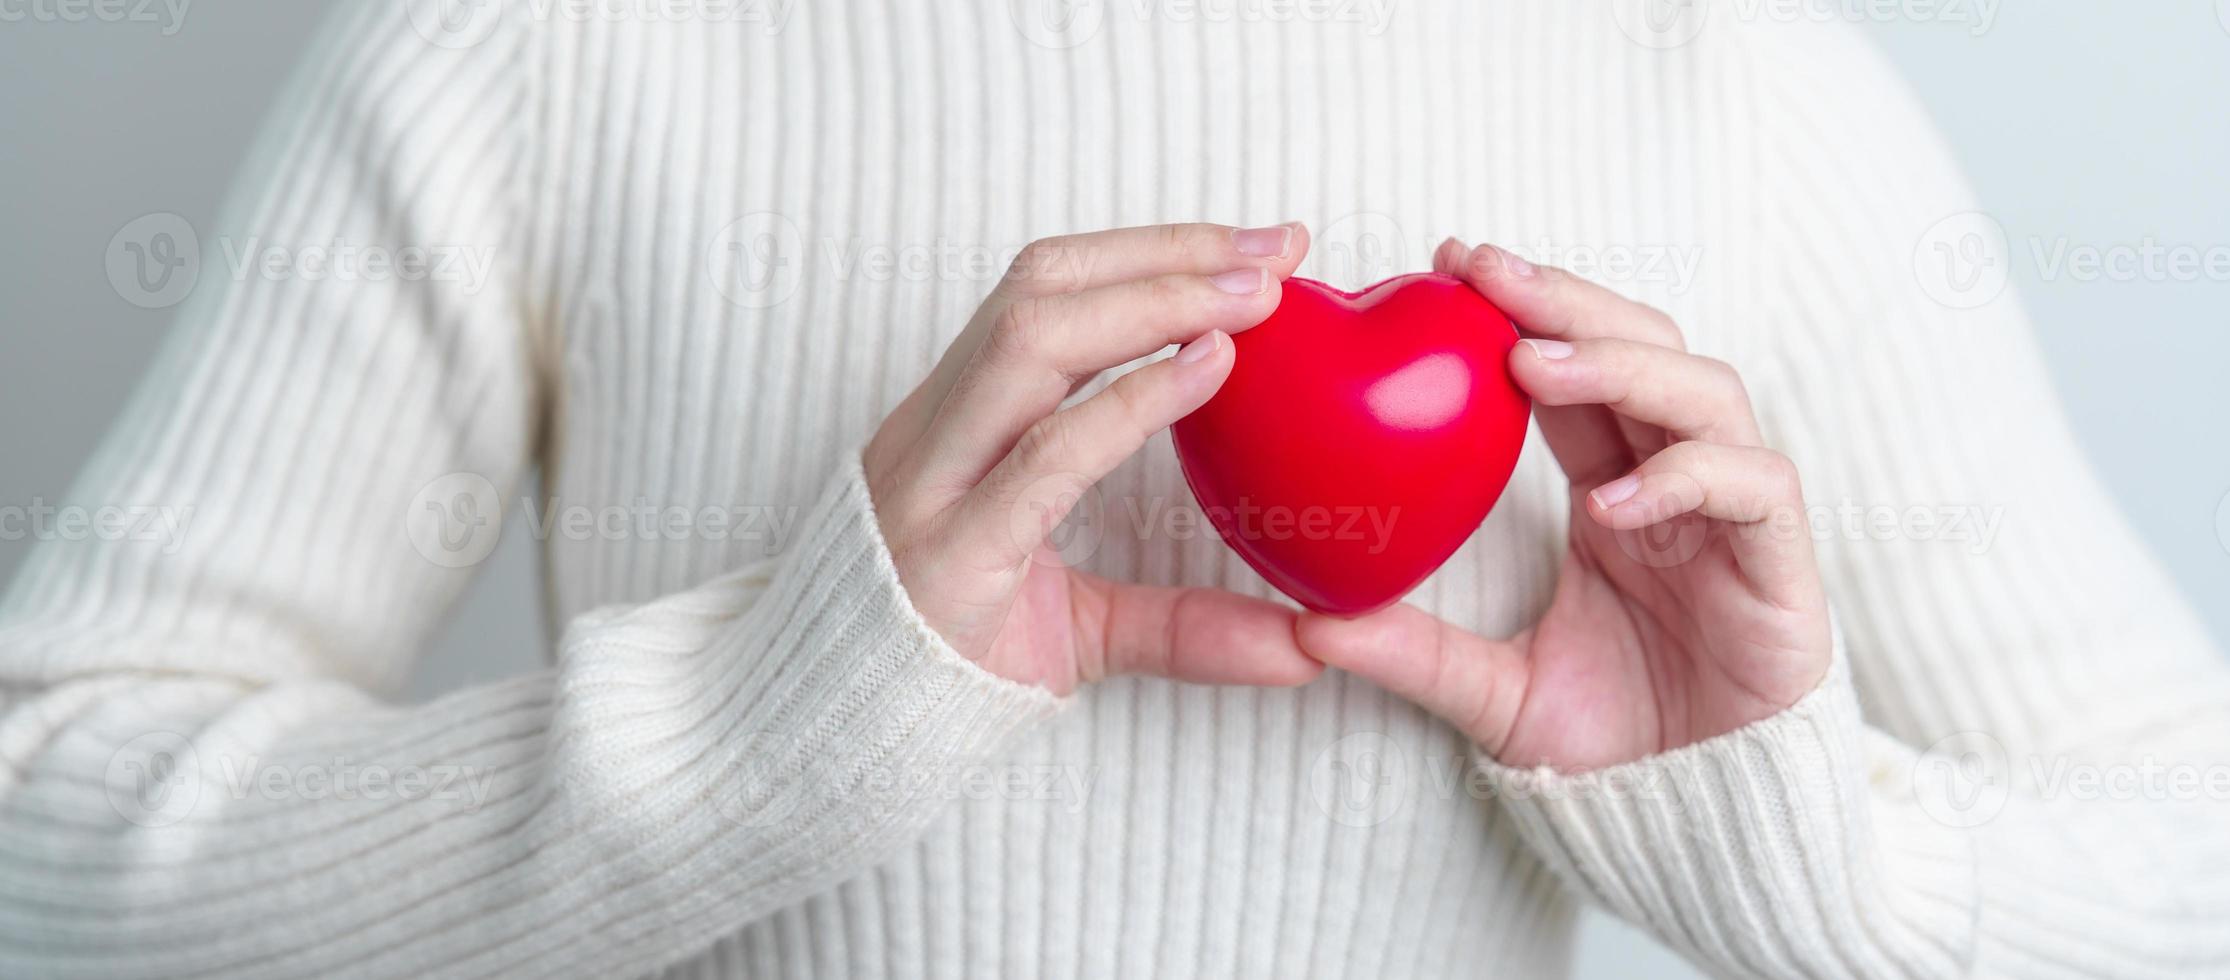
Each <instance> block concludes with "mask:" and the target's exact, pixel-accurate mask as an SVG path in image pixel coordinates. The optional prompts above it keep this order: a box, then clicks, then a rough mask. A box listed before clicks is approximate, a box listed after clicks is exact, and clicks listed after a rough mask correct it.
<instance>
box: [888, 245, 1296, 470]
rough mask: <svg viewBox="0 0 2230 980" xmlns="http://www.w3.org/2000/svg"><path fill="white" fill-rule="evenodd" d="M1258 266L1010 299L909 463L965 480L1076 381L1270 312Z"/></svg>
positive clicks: (1270, 295) (1274, 303) (1274, 297)
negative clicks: (1174, 344)
mask: <svg viewBox="0 0 2230 980" xmlns="http://www.w3.org/2000/svg"><path fill="white" fill-rule="evenodd" d="M1275 287H1276V280H1274V279H1272V278H1271V277H1270V276H1269V274H1268V273H1266V272H1264V271H1263V270H1261V269H1258V268H1247V269H1236V270H1228V271H1225V272H1221V273H1218V274H1216V275H1214V276H1198V275H1170V276H1155V277H1153V278H1151V279H1133V280H1131V281H1129V282H1122V283H1116V284H1114V285H1111V286H1100V287H1097V288H1094V289H1087V290H1085V291H1083V292H1080V293H1063V294H1060V295H1057V296H1038V297H1033V298H1030V299H1026V300H1023V301H1021V302H1018V303H1015V304H1014V305H1012V306H1010V307H1008V308H1007V312H1006V313H1005V314H1003V315H1002V316H1001V317H1000V318H999V322H998V323H997V324H996V325H995V326H994V327H993V328H992V331H991V335H990V337H989V338H988V339H987V340H986V341H985V342H984V345H983V347H982V348H981V349H980V350H978V351H977V352H976V356H975V358H974V359H973V360H972V361H971V362H970V363H969V365H968V369H967V371H965V372H964V373H962V375H961V377H960V380H959V381H957V382H956V383H954V385H953V388H952V391H951V392H950V393H949V394H948V395H947V396H946V397H945V403H944V404H943V405H942V406H940V407H939V408H938V410H937V414H936V416H935V417H934V418H933V419H932V420H931V422H930V424H929V429H928V431H927V432H925V433H923V435H922V438H921V443H920V447H919V451H918V452H917V453H916V454H915V455H914V457H913V458H912V459H911V460H909V469H911V470H913V471H914V472H915V473H916V474H917V475H920V476H927V477H931V478H934V479H937V480H939V481H941V482H949V483H952V484H955V485H961V486H965V485H969V484H972V483H974V482H975V481H976V480H977V479H980V478H981V477H982V476H983V474H984V473H985V472H986V471H988V470H990V469H991V467H992V466H993V465H994V464H995V463H997V462H998V461H999V459H1000V457H1002V456H1004V455H1006V452H1007V450H1008V449H1009V448H1011V447H1012V446H1013V445H1014V443H1015V440H1016V439H1019V438H1020V437H1021V435H1022V433H1023V431H1024V430H1026V429H1028V428H1029V427H1030V426H1031V425H1033V424H1035V423H1037V422H1038V421H1039V420H1040V419H1043V418H1045V417H1046V415H1047V414H1049V413H1051V412H1052V411H1053V410H1054V409H1055V408H1058V407H1059V406H1060V404H1061V401H1062V399H1064V398H1067V397H1068V396H1069V393H1070V392H1071V390H1072V389H1074V387H1075V386H1076V384H1077V383H1078V382H1079V381H1081V380H1084V379H1088V378H1091V377H1093V376H1094V375H1097V374H1099V373H1100V372H1101V371H1104V370H1106V369H1108V368H1111V367H1116V366H1118V365H1121V364H1123V363H1125V362H1128V361H1132V360H1136V359H1137V358H1140V357H1144V356H1146V355H1148V354H1151V353H1153V352H1155V351H1157V350H1160V349H1162V348H1163V347H1167V346H1169V345H1170V344H1172V343H1185V342H1188V341H1191V340H1193V339H1195V338H1197V337H1200V336H1202V335H1204V334H1206V333H1208V332H1209V331H1223V332H1225V333H1236V332H1238V331H1241V330H1245V329H1247V328H1249V327H1252V326H1254V325H1255V324H1258V323H1261V322H1262V321H1263V319H1264V318H1266V317H1268V316H1269V315H1270V313H1271V312H1272V311H1274V310H1276V309H1277V307H1278V299H1279V291H1278V290H1277V289H1276V288H1275Z"/></svg>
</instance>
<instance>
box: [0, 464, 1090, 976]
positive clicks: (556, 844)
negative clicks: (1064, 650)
mask: <svg viewBox="0 0 2230 980" xmlns="http://www.w3.org/2000/svg"><path fill="white" fill-rule="evenodd" d="M810 523H811V527H810V528H809V529H808V530H807V532H806V535H805V537H804V538H803V539H802V540H801V541H800V542H799V550H798V551H796V552H794V553H793V558H792V559H786V564H785V566H783V567H781V568H779V569H778V570H777V569H774V568H762V569H758V570H754V571H752V572H747V573H741V574H738V575H733V576H729V577H726V578H723V579H720V580H717V581H715V582H712V583H710V584H708V585H706V586H704V587H701V588H698V589H695V590H692V591H690V592H686V593H681V594H677V595H674V596H669V597H666V598H664V599H661V600H658V601H656V602H653V603H650V604H647V605H643V606H638V607H633V608H629V609H625V610H620V611H615V612H611V613H607V614H599V615H595V616H592V617H589V618H588V619H586V620H584V621H583V622H581V623H578V624H576V625H575V627H574V628H573V629H572V630H570V631H569V632H568V634H567V636H566V638H565V640H564V642H563V645H562V651H561V654H562V656H561V660H560V663H559V664H558V665H557V666H556V667H554V668H551V669H549V670H545V671H542V672H539V673H536V674H534V675H531V676H528V677H523V678H519V679H516V680H512V681H506V682H502V683H498V684H493V685H488V686H484V687H479V688H474V689H471V690H468V691H465V692H461V693H459V694H457V695H454V696H451V697H448V698H444V699H442V700H439V701H436V702H434V703H432V704H428V705H424V706H421V707H414V708H408V709H398V708H393V707H388V706H384V705H381V704H379V703H378V702H376V701H375V700H373V699H372V698H371V697H370V696H368V695H365V694H363V693H361V692H360V691H359V690H358V689H355V688H353V687H349V686H347V685H344V684H341V683H338V682H290V683H284V684H276V685H271V686H267V687H260V688H258V687H252V686H249V685H245V684H242V683H240V682H237V681H232V680H223V679H201V678H188V677H178V676H176V675H158V674H136V675H135V674H132V673H128V672H116V671H105V672H102V673H99V674H96V675H92V676H88V677H86V678H83V679H79V680H73V681H69V682H66V683H59V684H55V685H52V686H49V687H45V688H42V689H37V690H31V691H26V692H23V693H21V694H19V695H16V696H14V697H12V698H11V700H10V701H9V702H8V704H7V708H8V710H7V713H6V715H5V716H4V718H0V732H5V737H4V738H0V752H4V753H5V759H6V762H7V765H6V766H4V767H0V774H4V775H5V777H6V781H5V783H4V784H0V867H5V868H7V873H5V874H0V974H5V975H9V976H50V975H87V976H93V975H98V976H137V975H148V976H152V975H162V976H187V975H199V974H223V975H227V976H239V975H282V974H283V975H305V974H321V973H327V972H331V971H336V970H348V971H351V972H353V973H357V974H362V975H375V976H376V975H396V976H402V975H409V976H446V975H458V976H463V975H481V974H485V973H489V972H497V973H507V974H518V975H535V976H551V975H579V976H599V975H607V974H609V973H610V972H612V971H613V970H616V969H639V968H644V967H646V966H650V965H654V964H656V963H659V962H663V961H665V960H668V959H672V958H674V957H677V956H683V955H687V954H688V953H689V952H690V951H692V950H694V949H697V948H700V947H702V946H703V945H704V944H705V943H707V942H710V941H711V940H712V939H713V938H715V937H717V936H719V935H722V934H725V933H727V932H732V931H733V930H735V929H736V928H739V927H740V926H741V925H743V924H744V923H747V922H749V921H751V920H753V919H756V918H758V917H760V916H762V915H764V914H765V913H766V912H768V911H770V910H772V909H775V908H779V907H781V906H783V905H786V904H789V903H791V902H794V901H796V900H798V899H799V898H802V897H804V896H806V895H809V894H811V893H813V892H815V891H817V890H819V889H821V888H824V887H827V886H828V885H830V884H833V883H835V882H837V881H840V880H843V879H845V878H847V877H850V876H852V875H854V874H856V873H858V872H860V871H861V870H864V869H865V868H866V867H868V866H870V864H871V863H872V862H873V861H874V860H876V859H877V858H879V857H880V856H881V855H883V854H885V853H887V852H888V851H889V850H891V849H892V848H894V847H896V846H898V845H899V844H901V843H903V842H905V841H906V840H909V839H910V838H911V837H912V836H913V835H914V834H915V833H917V832H918V831H919V829H920V827H921V826H922V825H923V824H924V823H925V822H926V821H927V820H929V819H930V818H931V817H932V816H933V815H934V814H935V813H936V812H937V811H936V808H935V807H933V806H927V805H924V803H925V801H923V800H921V799H918V798H917V795H918V794H916V793H915V792H914V791H913V790H912V789H911V787H914V786H916V785H918V784H917V783H916V782H915V781H912V780H909V779H907V778H905V774H907V773H918V772H935V771H938V770H939V768H940V767H943V766H946V765H949V764H952V763H953V762H955V761H958V760H964V759H967V758H970V757H975V756H978V755H980V754H981V753H983V752H985V751H988V750H989V749H990V748H991V747H992V746H993V745H995V744H996V743H998V742H999V741H1000V740H1002V739H1003V737H1004V736H1005V735H1006V734H1007V733H1008V732H1010V731H1012V730H1013V729H1015V728H1016V727H1017V726H1019V725H1022V724H1024V723H1026V722H1027V721H1028V720H1030V719H1032V718H1035V717H1039V716H1041V715H1043V714H1045V713H1047V712H1049V711H1050V710H1052V709H1053V707H1054V706H1055V704H1056V702H1055V701H1054V700H1053V699H1052V698H1051V697H1050V696H1049V695H1047V694H1045V693H1044V692H1043V691H1041V690H1037V689H1034V688H1024V687H1021V686H1018V685H1014V684H1011V683H1008V682H1005V681H1002V680H999V679H997V678H994V677H992V676H991V675H989V674H986V673H985V672H983V671H981V670H980V669H978V668H976V667H975V666H974V665H973V664H970V663H968V662H966V661H965V660H962V659H960V658H959V657H958V656H957V655H955V654H954V653H953V652H952V650H951V649H950V648H949V647H948V646H946V645H944V643H943V642H942V641H941V640H939V639H938V638H937V637H936V636H935V634H934V633H932V632H930V631H929V630H928V629H927V628H926V627H925V626H923V625H922V624H921V622H920V620H919V618H918V617H917V616H916V615H915V614H914V613H913V611H912V609H911V607H910V606H908V605H907V604H906V600H905V596H904V593H903V592H902V591H900V589H899V588H898V585H897V582H896V578H895V576H894V575H893V574H892V571H891V567H890V565H889V560H888V557H887V555H886V554H885V553H884V552H883V550H882V546H881V544H880V540H879V538H878V537H877V536H876V533H875V529H874V521H873V516H872V514H871V512H869V511H868V509H867V507H866V504H865V491H864V488H862V487H861V485H860V483H859V481H858V478H857V476H856V473H855V474H849V475H847V476H846V477H845V478H843V479H840V480H839V481H838V486H837V488H836V490H835V491H834V493H833V494H832V496H831V499H830V501H829V502H828V503H827V504H825V505H824V507H823V508H822V509H821V511H819V512H818V513H817V514H816V516H815V518H814V519H813V521H812V522H810ZM770 573H771V574H770ZM166 753H167V755H168V759H169V760H171V761H170V762H168V763H166V762H165V761H164V755H165V754H166ZM172 766H175V775H170V776H168V778H166V774H168V773H170V772H172V771H173V770H172V769H171V768H170V767H172ZM104 773H105V774H106V777H107V778H106V779H104V778H103V776H104ZM552 937H556V938H555V939H553V938H552Z"/></svg>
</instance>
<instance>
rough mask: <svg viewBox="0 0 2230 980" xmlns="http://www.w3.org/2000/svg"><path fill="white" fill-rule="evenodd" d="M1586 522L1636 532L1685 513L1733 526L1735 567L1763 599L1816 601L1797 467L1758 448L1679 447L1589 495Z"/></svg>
mask: <svg viewBox="0 0 2230 980" xmlns="http://www.w3.org/2000/svg"><path fill="white" fill-rule="evenodd" d="M1587 512H1588V516H1589V517H1591V518H1593V519H1594V520H1595V522H1596V523H1597V524H1600V525H1602V526H1603V527H1606V528H1609V529H1611V530H1613V531H1633V530H1638V529H1641V528H1645V527H1649V526H1651V525H1654V524H1660V523H1663V522H1665V521H1668V520H1672V519H1674V518H1677V517H1680V516H1682V515H1685V514H1700V515H1702V516H1704V517H1707V518H1710V519H1711V520H1714V521H1719V522H1723V523H1725V524H1727V525H1730V527H1729V528H1728V532H1729V533H1728V540H1729V542H1730V545H1731V547H1732V549H1733V552H1734V557H1735V561H1736V563H1737V564H1739V565H1740V566H1741V568H1742V572H1743V574H1744V576H1745V577H1747V578H1748V579H1749V580H1750V583H1751V586H1752V587H1753V588H1755V589H1756V590H1757V591H1758V592H1759V593H1760V594H1761V595H1763V596H1764V597H1765V598H1767V599H1769V600H1772V601H1774V602H1776V603H1779V604H1782V605H1784V606H1794V605H1796V604H1799V603H1801V602H1806V601H1809V600H1811V599H1812V598H1814V597H1815V596H1814V593H1815V592H1816V590H1817V585H1816V580H1817V576H1816V575H1815V574H1814V573H1813V569H1815V568H1816V567H1817V566H1815V565H1814V563H1813V557H1812V536H1811V534H1810V533H1808V525H1807V524H1806V522H1805V520H1804V490H1803V486H1802V483H1801V481H1800V480H1799V479H1798V476H1797V472H1796V464H1795V463H1792V462H1790V461H1789V458H1788V457H1787V456H1783V455H1781V454H1780V453H1777V452H1774V451H1773V450H1771V449H1766V448H1764V447H1762V446H1725V445H1717V444H1713V443H1708V442H1682V443H1677V444H1674V445H1672V446H1669V447H1667V448H1666V449H1665V451H1664V452H1661V453H1658V454H1657V455H1655V456H1652V457H1650V458H1649V459H1647V460H1644V461H1642V464H1641V465H1640V466H1638V467H1636V468H1635V469H1634V471H1633V472H1632V473H1629V474H1627V475H1625V476H1622V477H1619V478H1618V479H1616V480H1613V481H1611V482H1609V483H1606V484H1604V485H1602V486H1600V487H1597V488H1595V490H1593V491H1592V492H1590V493H1589V494H1588V495H1587Z"/></svg>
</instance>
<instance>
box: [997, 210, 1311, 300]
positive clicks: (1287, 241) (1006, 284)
mask: <svg viewBox="0 0 2230 980" xmlns="http://www.w3.org/2000/svg"><path fill="white" fill-rule="evenodd" d="M1307 251H1308V229H1307V228H1304V227H1303V226H1302V225H1301V224H1300V223H1299V222H1288V223H1286V224H1282V225H1270V226H1268V227H1264V228H1235V227H1232V226H1230V225H1217V224H1207V223H1193V224H1168V225H1142V226H1139V227H1136V228H1115V229H1111V230H1108V231H1095V232H1088V233H1085V234H1079V235H1061V236H1058V237H1054V238H1046V239H1040V240H1038V241H1035V242H1032V243H1030V245H1029V246H1028V247H1027V248H1024V249H1023V250H1022V251H1021V253H1020V254H1018V255H1016V256H1015V259H1014V262H1013V264H1012V265H1010V266H1009V267H1008V269H1007V274H1006V276H1005V278H1003V279H1002V280H1001V281H1000V284H999V288H998V290H997V292H996V293H995V294H994V295H1003V296H1005V297H1006V298H1009V299H1020V298H1022V297H1026V296H1045V295H1052V294H1058V293H1073V292H1078V291H1080V290H1085V289H1092V288H1096V287H1099V286H1107V285H1112V284H1114V283H1118V282H1129V281H1130V280H1132V279H1143V278H1146V277H1148V276H1160V275H1170V274H1175V273H1190V274H1192V275H1201V276H1205V275H1214V274H1215V273H1218V272H1222V271H1224V270H1226V269H1235V268H1239V267H1241V266H1254V267H1259V268H1266V269H1270V270H1271V271H1272V274H1274V275H1277V276H1278V277H1279V278H1284V277H1285V276H1286V275H1290V274H1291V273H1292V269H1293V267H1294V266H1296V265H1299V264H1300V261H1301V256H1302V255H1303V254H1305V253H1306V252H1307ZM1280 270H1283V271H1280Z"/></svg>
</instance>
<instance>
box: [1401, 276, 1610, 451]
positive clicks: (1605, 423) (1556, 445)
mask: <svg viewBox="0 0 2230 980" xmlns="http://www.w3.org/2000/svg"><path fill="white" fill-rule="evenodd" d="M1471 254H1472V250H1471V248H1470V247H1469V246H1467V245H1465V244H1464V243H1463V242H1461V241H1458V240H1457V239H1454V238H1450V239H1448V240H1447V241H1444V242H1442V243H1440V248H1439V249H1438V250H1437V251H1435V252H1434V253H1433V270H1434V271H1435V272H1439V273H1441V274H1443V275H1457V274H1458V273H1461V272H1463V271H1464V268H1465V266H1466V265H1467V264H1468V263H1470V261H1471ZM1534 356H1536V354H1535V351H1534V349H1533V348H1532V347H1531V346H1530V345H1526V344H1520V345H1518V346H1517V347H1516V348H1514V349H1513V350H1512V352H1511V358H1512V363H1513V364H1515V363H1516V359H1517V358H1519V357H1534ZM1533 421H1534V423H1535V424H1536V425H1539V426H1540V427H1541V438H1542V439H1543V440H1545V441H1546V442H1547V443H1548V444H1549V452H1550V453H1551V454H1552V455H1554V456H1555V457H1556V463H1557V465H1558V466H1559V467H1561V468H1563V470H1564V475H1565V476H1566V477H1567V478H1569V479H1570V480H1571V481H1572V483H1573V484H1574V485H1576V486H1593V485H1595V484H1597V483H1601V482H1603V481H1604V480H1608V479H1611V478H1612V477H1615V476H1618V475H1619V474H1621V473H1624V472H1626V471H1627V470H1630V469H1633V468H1634V464H1635V463H1637V462H1639V461H1640V460H1641V458H1642V457H1641V456H1639V455H1637V454H1635V452H1634V450H1633V446H1632V444H1631V442H1630V441H1629V440H1628V437H1627V433H1626V431H1625V429H1623V428H1622V427H1621V426H1620V425H1619V421H1618V417H1617V416H1616V415H1613V414H1612V413H1611V412H1610V410H1609V409H1606V408H1603V407H1602V406H1599V405H1573V406H1565V407H1558V406H1554V405H1547V404H1540V403H1536V404H1535V405H1534V406H1533Z"/></svg>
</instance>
